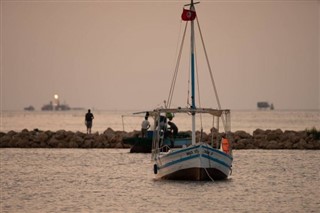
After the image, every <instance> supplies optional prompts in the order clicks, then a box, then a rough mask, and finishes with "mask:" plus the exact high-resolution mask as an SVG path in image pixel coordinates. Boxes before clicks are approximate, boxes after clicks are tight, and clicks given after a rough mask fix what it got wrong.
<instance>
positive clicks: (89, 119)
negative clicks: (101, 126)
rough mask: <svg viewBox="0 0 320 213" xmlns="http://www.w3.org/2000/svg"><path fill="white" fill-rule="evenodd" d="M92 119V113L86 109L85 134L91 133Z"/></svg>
mask: <svg viewBox="0 0 320 213" xmlns="http://www.w3.org/2000/svg"><path fill="white" fill-rule="evenodd" d="M93 119H94V117H93V114H92V113H91V110H90V109H88V112H87V113H86V117H85V124H86V126H87V134H91V127H92V120H93Z"/></svg>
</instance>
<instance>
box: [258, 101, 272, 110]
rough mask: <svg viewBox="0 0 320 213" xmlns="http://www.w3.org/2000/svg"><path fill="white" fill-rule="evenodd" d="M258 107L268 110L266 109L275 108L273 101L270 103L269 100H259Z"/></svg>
mask: <svg viewBox="0 0 320 213" xmlns="http://www.w3.org/2000/svg"><path fill="white" fill-rule="evenodd" d="M257 108H258V109H262V110H266V109H270V110H274V106H273V103H271V104H269V102H267V101H259V102H257Z"/></svg>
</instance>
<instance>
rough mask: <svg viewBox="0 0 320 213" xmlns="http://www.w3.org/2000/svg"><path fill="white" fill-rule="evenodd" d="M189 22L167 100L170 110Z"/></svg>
mask: <svg viewBox="0 0 320 213" xmlns="http://www.w3.org/2000/svg"><path fill="white" fill-rule="evenodd" d="M187 24H188V22H186V25H185V28H184V32H183V37H182V40H181V45H180V51H179V54H178V58H177V63H176V67H175V70H174V74H173V78H172V82H171V87H170V91H169V96H168V100H167V104H168V105H167V106H168V107H169V108H170V106H171V101H172V97H173V92H174V87H175V84H176V80H177V75H178V71H179V65H180V60H181V55H182V50H183V43H184V39H185V37H186V31H187V26H188V25H187Z"/></svg>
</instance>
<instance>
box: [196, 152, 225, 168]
mask: <svg viewBox="0 0 320 213" xmlns="http://www.w3.org/2000/svg"><path fill="white" fill-rule="evenodd" d="M202 157H204V158H207V159H209V160H212V161H214V162H217V163H219V164H221V165H223V166H225V167H227V168H229V169H230V168H231V167H230V166H229V165H228V164H226V163H225V162H223V161H221V160H219V159H217V158H213V157H211V156H209V155H202Z"/></svg>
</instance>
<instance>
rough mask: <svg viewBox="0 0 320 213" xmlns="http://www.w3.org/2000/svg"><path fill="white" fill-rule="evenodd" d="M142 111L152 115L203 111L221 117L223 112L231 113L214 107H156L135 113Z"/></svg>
mask: <svg viewBox="0 0 320 213" xmlns="http://www.w3.org/2000/svg"><path fill="white" fill-rule="evenodd" d="M140 113H148V114H149V115H150V116H155V115H157V114H161V113H191V114H192V113H196V114H197V113H202V114H205V113H206V114H211V115H212V116H217V117H221V116H222V115H223V114H230V110H229V109H221V110H219V109H212V108H196V109H193V108H180V107H178V108H169V109H166V108H158V109H154V110H153V111H144V112H137V113H135V114H140Z"/></svg>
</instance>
